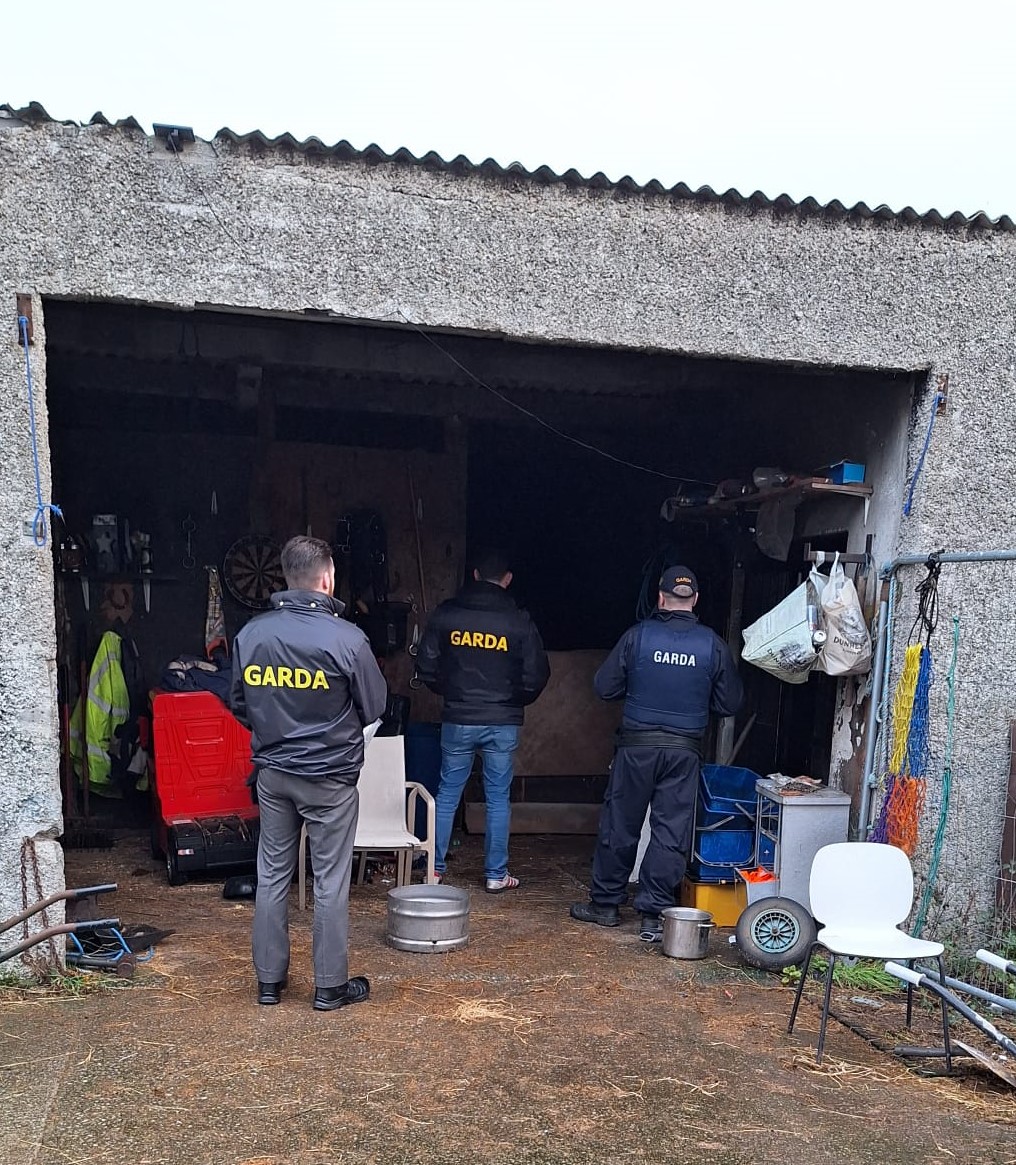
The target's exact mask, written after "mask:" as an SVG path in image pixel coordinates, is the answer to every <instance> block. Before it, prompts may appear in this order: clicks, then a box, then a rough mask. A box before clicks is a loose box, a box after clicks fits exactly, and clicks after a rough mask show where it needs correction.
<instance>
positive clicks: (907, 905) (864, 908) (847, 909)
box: [787, 841, 952, 1070]
mask: <svg viewBox="0 0 1016 1165" xmlns="http://www.w3.org/2000/svg"><path fill="white" fill-rule="evenodd" d="M808 893H809V896H810V898H811V912H812V914H813V915H814V916H815V918H816V920H818V921H819V922H821V923H822V929H821V930H820V931H819V932H818V935H817V936H816V939H815V941H814V942H813V943H812V945H811V947H810V949H809V950H808V955H807V958H806V959H805V960H804V966H803V967H802V968H801V978H800V980H799V982H798V984H797V993H796V995H795V996H794V1006H793V1009H792V1010H791V1012H790V1022H789V1023H788V1025H787V1031H788V1032H792V1031H793V1030H794V1022H795V1020H796V1019H797V1009H798V1007H800V1005H801V997H802V996H803V995H804V986H805V983H806V982H807V981H808V969H809V967H810V966H811V959H812V955H814V953H815V951H816V949H817V948H818V947H824V948H825V949H826V950H827V951H828V952H829V965H828V967H827V968H826V976H825V994H824V996H823V1000H822V1020H821V1023H820V1026H819V1033H818V1048H817V1050H816V1053H815V1059H816V1062H818V1063H821V1062H822V1052H823V1050H824V1048H825V1035H826V1024H827V1023H828V1020H829V998H830V994H831V992H832V985H833V969H834V967H835V965H836V959H837V956H840V957H844V958H859V959H878V960H880V961H881V960H884V959H892V960H896V961H897V962H901V963H905V964H908V965H909V964H910V963H911V962H912V961H913V960H914V959H935V960H936V961H937V962H938V970H939V974H940V975H941V976H942V978H943V980H944V978H945V964H944V963H943V961H942V953H943V951H944V950H945V947H944V946H943V945H942V943H939V942H932V941H930V940H928V939H920V938H914V937H913V936H912V935H909V934H907V933H906V932H905V931H902V930H900V928H899V925H900V923H901V922H903V921H904V920H905V919H906V918H907V916H908V915H909V914H910V911H911V909H912V908H913V905H914V871H913V869H912V867H911V865H910V859H909V858H908V857H907V855H906V854H905V853H904V852H903V850H901V849H897V847H896V846H892V845H881V844H879V843H877V842H868V841H844V842H837V843H836V844H835V845H827V846H823V848H822V849H820V850H819V851H818V853H817V854H816V855H815V860H814V862H813V863H812V867H811V876H810V878H809V882H808ZM913 1004H914V999H913V985H912V984H908V986H907V1027H908V1028H909V1027H910V1022H911V1019H912V1017H913ZM942 1038H943V1041H944V1051H945V1063H946V1069H947V1070H948V1069H949V1068H950V1067H951V1066H952V1058H951V1057H952V1052H951V1045H950V1043H949V1016H948V1012H947V1009H946V1004H945V1002H944V1001H943V1002H942Z"/></svg>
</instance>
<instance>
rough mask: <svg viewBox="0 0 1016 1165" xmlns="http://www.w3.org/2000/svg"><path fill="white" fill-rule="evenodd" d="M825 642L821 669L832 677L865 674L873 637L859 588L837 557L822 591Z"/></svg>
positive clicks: (869, 660) (868, 666)
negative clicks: (865, 615)
mask: <svg viewBox="0 0 1016 1165" xmlns="http://www.w3.org/2000/svg"><path fill="white" fill-rule="evenodd" d="M822 616H823V619H824V622H825V632H826V641H825V645H824V646H823V648H822V651H821V654H820V656H819V661H818V668H819V670H820V671H824V672H825V673H826V674H827V675H831V676H854V675H862V674H863V673H864V672H866V671H867V670H868V669H869V668H870V667H871V635H870V634H869V632H868V625H867V623H865V621H864V612H863V611H862V610H861V602H860V600H859V599H858V597H857V588H856V587H855V586H854V584H853V582H852V581H851V580H850V579H849V578H847V576H846V575H845V574H844V572H843V564H842V563H841V562H840V556H839V555H838V554H837V555H836V557H835V558H834V559H833V565H832V570H830V572H829V580H828V582H827V583H826V586H825V589H824V591H823V592H822Z"/></svg>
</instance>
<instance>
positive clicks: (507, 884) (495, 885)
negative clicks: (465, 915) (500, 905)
mask: <svg viewBox="0 0 1016 1165" xmlns="http://www.w3.org/2000/svg"><path fill="white" fill-rule="evenodd" d="M518 884H519V880H518V878H513V877H512V876H511V874H505V876H504V877H503V878H488V879H487V893H488V894H503V893H504V892H505V890H514V889H515V888H516V887H517V886H518Z"/></svg>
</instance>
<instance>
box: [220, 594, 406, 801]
mask: <svg viewBox="0 0 1016 1165" xmlns="http://www.w3.org/2000/svg"><path fill="white" fill-rule="evenodd" d="M271 601H272V609H271V610H270V611H267V612H265V614H263V615H258V616H257V617H256V618H254V619H251V621H250V622H249V623H248V624H247V625H246V627H244V628H242V629H241V631H240V633H239V634H238V635H237V637H236V640H235V642H234V645H233V685H232V691H231V695H230V703H231V706H232V709H233V715H234V716H235V717H236V718H237V719H238V720H239V721H240V723H241V724H243V725H245V726H246V727H247V728H249V729H250V730H251V748H252V750H253V754H254V766H255V768H273V769H279V770H281V771H282V772H284V773H289V774H291V775H292V776H295V777H302V778H304V779H306V780H308V781H321V780H325V779H326V778H329V777H336V778H338V779H339V780H341V781H343V782H344V783H345V784H350V785H355V784H356V782H357V779H358V778H359V775H360V769H361V768H362V767H363V730H364V728H365V727H366V726H367V725H368V724H372V723H373V722H374V721H375V720H378V719H380V718H381V716H382V715H383V713H384V710H385V705H386V703H387V700H388V687H387V685H386V684H385V680H384V676H383V675H382V674H381V670H380V668H379V667H378V665H377V661H376V660H375V658H374V656H373V654H372V652H371V650H370V644H369V643H368V642H367V637H366V635H364V633H363V632H362V631H361V630H360V629H359V628H358V627H354V626H353V624H352V623H350V622H348V621H347V620H346V619H343V618H342V617H341V616H342V612H343V610H344V607H343V605H342V603H340V602H339V601H338V600H337V599H333V598H331V597H330V596H329V595H326V594H323V593H318V592H315V591H279V592H278V593H277V594H274V595H272V600H271Z"/></svg>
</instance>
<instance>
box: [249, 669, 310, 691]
mask: <svg viewBox="0 0 1016 1165" xmlns="http://www.w3.org/2000/svg"><path fill="white" fill-rule="evenodd" d="M243 682H244V683H245V684H249V685H250V686H251V687H252V688H301V689H305V688H309V689H310V690H311V691H312V692H313V691H316V690H317V689H318V688H324V689H325V690H326V691H327V690H328V680H327V679H326V678H325V673H324V672H323V671H321V670H320V668H319V669H318V670H317V671H314V672H312V671H308V670H307V669H306V668H305V667H272V666H271V665H270V664H269V666H268V667H260V666H259V665H258V664H256V663H249V664H248V665H247V666H246V667H245V668H244V669H243Z"/></svg>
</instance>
